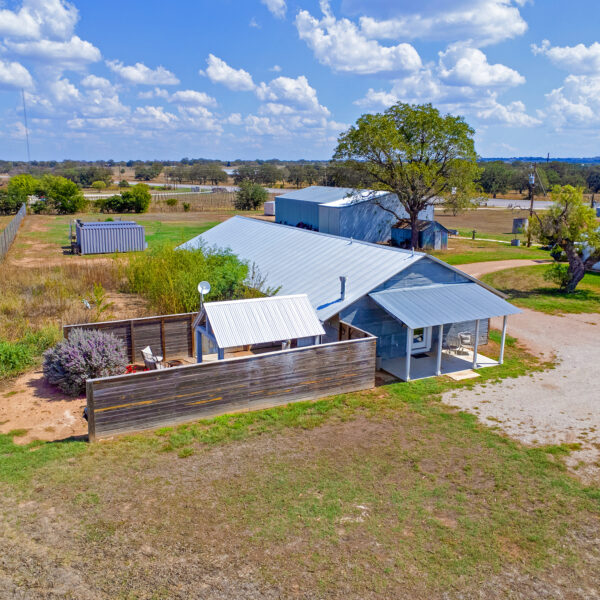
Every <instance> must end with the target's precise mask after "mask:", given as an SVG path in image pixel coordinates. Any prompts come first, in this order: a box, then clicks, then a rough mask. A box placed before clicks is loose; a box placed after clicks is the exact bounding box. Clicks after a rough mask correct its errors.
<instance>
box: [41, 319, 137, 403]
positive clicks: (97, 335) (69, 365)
mask: <svg viewBox="0 0 600 600" xmlns="http://www.w3.org/2000/svg"><path fill="white" fill-rule="evenodd" d="M127 363H128V360H127V353H126V350H125V345H124V344H123V342H122V341H121V340H119V339H118V338H117V337H115V336H114V335H111V334H109V333H104V332H102V331H94V330H90V331H85V330H82V329H76V330H74V331H73V332H72V333H71V335H70V336H69V339H68V340H63V341H61V342H59V343H58V344H57V345H56V346H54V348H51V349H50V350H48V351H47V352H46V353H45V354H44V376H45V377H46V379H47V380H48V381H49V382H50V383H51V384H52V385H56V386H58V387H59V388H60V389H61V390H62V391H63V392H65V393H66V394H69V395H72V396H77V395H79V394H82V393H83V392H85V382H86V380H88V379H94V378H96V377H108V376H109V375H120V374H122V373H125V369H126V368H127Z"/></svg>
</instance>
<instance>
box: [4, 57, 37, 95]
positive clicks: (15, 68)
mask: <svg viewBox="0 0 600 600" xmlns="http://www.w3.org/2000/svg"><path fill="white" fill-rule="evenodd" d="M30 87H33V79H32V77H31V74H30V73H29V71H28V70H27V69H26V68H25V67H24V66H23V65H22V64H20V63H18V62H10V61H5V60H0V88H30Z"/></svg>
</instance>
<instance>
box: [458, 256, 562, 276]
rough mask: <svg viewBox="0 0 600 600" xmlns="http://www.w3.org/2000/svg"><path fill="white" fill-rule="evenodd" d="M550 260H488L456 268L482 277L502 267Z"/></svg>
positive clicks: (524, 265)
mask: <svg viewBox="0 0 600 600" xmlns="http://www.w3.org/2000/svg"><path fill="white" fill-rule="evenodd" d="M551 262H552V261H551V260H529V259H517V260H490V261H488V262H480V263H472V264H469V265H457V268H458V269H460V270H461V271H464V272H465V273H468V274H469V275H472V276H473V277H482V276H483V275H487V274H488V273H495V272H496V271H503V270H504V269H510V268H513V267H531V266H534V265H543V264H546V263H551Z"/></svg>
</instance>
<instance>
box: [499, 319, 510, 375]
mask: <svg viewBox="0 0 600 600" xmlns="http://www.w3.org/2000/svg"><path fill="white" fill-rule="evenodd" d="M507 321H508V316H507V315H504V320H503V321H502V339H501V340H500V358H499V359H498V364H499V365H501V364H503V363H504V343H505V342H506V323H507Z"/></svg>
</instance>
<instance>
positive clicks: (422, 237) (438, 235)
mask: <svg viewBox="0 0 600 600" xmlns="http://www.w3.org/2000/svg"><path fill="white" fill-rule="evenodd" d="M417 228H418V230H419V247H420V248H428V249H432V250H446V249H447V248H448V230H447V229H446V228H445V227H444V226H443V225H442V224H441V223H438V222H437V221H418V222H417ZM411 239H412V229H411V226H410V221H409V220H408V219H402V221H399V222H398V223H396V225H394V226H393V227H392V243H393V244H394V245H395V246H398V247H399V248H410V246H411Z"/></svg>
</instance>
